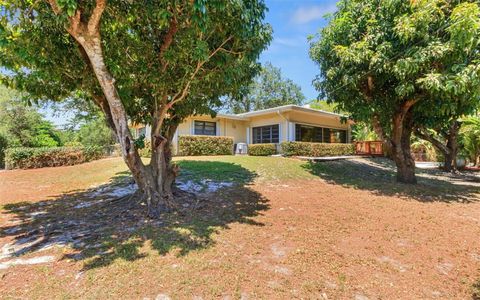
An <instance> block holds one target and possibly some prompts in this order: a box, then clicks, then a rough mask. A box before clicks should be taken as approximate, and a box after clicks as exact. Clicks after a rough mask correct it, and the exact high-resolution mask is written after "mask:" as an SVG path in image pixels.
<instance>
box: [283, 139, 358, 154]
mask: <svg viewBox="0 0 480 300" xmlns="http://www.w3.org/2000/svg"><path fill="white" fill-rule="evenodd" d="M281 147H282V152H283V154H284V155H286V156H311V157H322V156H339V155H353V154H355V145H353V144H340V143H331V144H330V143H307V142H282V143H281Z"/></svg>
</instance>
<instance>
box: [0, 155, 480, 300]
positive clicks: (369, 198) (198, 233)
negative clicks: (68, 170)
mask: <svg viewBox="0 0 480 300" xmlns="http://www.w3.org/2000/svg"><path fill="white" fill-rule="evenodd" d="M215 160H216V161H215V163H213V164H212V163H209V162H208V161H202V162H201V163H200V162H196V163H195V164H194V165H193V166H194V168H191V169H189V170H186V171H189V172H190V173H189V172H186V175H185V176H184V177H183V178H181V179H182V180H183V182H188V181H189V180H192V182H194V183H195V184H201V183H202V182H201V181H195V180H196V177H197V173H196V172H197V171H196V170H199V171H198V172H201V171H202V170H206V169H209V170H214V171H215V172H221V173H222V174H223V176H222V174H216V173H215V174H216V175H215V174H214V175H211V174H210V173H208V172H207V173H205V174H202V176H201V178H207V181H206V182H205V184H208V182H214V183H215V188H212V190H211V191H209V189H208V186H206V187H205V186H204V187H202V188H199V190H202V191H203V192H201V195H197V196H193V195H191V198H189V197H190V196H189V195H190V194H188V193H187V194H183V195H182V197H184V203H186V204H188V205H187V206H186V207H183V209H182V210H181V211H179V212H177V213H175V214H172V215H164V216H162V218H161V219H159V220H154V221H151V220H147V219H144V218H143V217H142V216H143V215H142V214H141V213H142V207H141V206H132V207H131V208H129V209H126V208H127V207H128V206H126V205H128V203H129V201H127V200H128V198H122V197H120V198H117V197H115V196H114V195H115V193H114V192H113V191H112V190H111V189H112V186H111V185H106V186H102V187H97V188H94V189H92V190H86V191H78V192H75V193H71V194H68V195H63V196H61V197H53V199H50V198H49V199H42V198H41V196H38V197H37V198H35V197H34V196H32V198H34V199H33V200H32V201H27V202H24V201H22V199H21V197H20V196H19V197H20V198H11V200H12V201H11V202H12V203H13V204H9V205H4V207H3V210H2V213H1V215H0V217H1V218H2V219H1V220H0V248H2V247H4V246H5V245H10V246H7V247H6V248H5V252H0V255H2V253H3V254H6V255H8V257H7V256H4V257H3V258H0V264H2V263H3V264H5V265H6V267H5V268H3V269H1V267H0V290H1V291H2V296H5V297H13V298H44V299H46V298H52V297H54V298H94V297H95V298H112V297H115V298H128V299H131V298H140V299H141V298H144V297H147V298H150V299H155V298H156V297H159V298H162V297H163V298H164V299H168V298H171V299H184V298H189V299H192V298H196V299H200V298H203V299H211V298H215V299H218V298H224V297H230V298H231V299H240V298H242V297H243V298H245V299H247V298H248V299H258V298H259V299H291V298H317V299H419V298H421V299H471V298H474V299H475V297H478V295H479V294H480V293H479V292H478V290H479V288H478V286H479V284H478V283H479V281H478V280H479V278H480V259H479V257H480V239H479V238H478V237H479V236H480V221H479V217H480V202H479V201H478V199H479V198H478V189H477V188H476V186H475V185H473V186H472V185H463V184H462V182H467V183H472V182H473V183H475V181H468V180H460V179H459V178H458V177H455V178H449V177H448V176H447V177H448V178H447V177H445V176H443V175H440V174H438V173H432V174H431V176H433V179H431V178H430V177H421V180H420V184H419V185H418V186H417V187H405V186H403V185H397V184H395V183H394V181H392V180H391V179H392V178H391V173H389V172H390V171H389V170H391V169H389V168H391V166H390V165H389V164H388V163H384V162H383V161H379V162H378V163H377V162H376V161H374V160H373V161H370V160H369V161H367V163H365V164H363V163H362V161H358V162H356V164H354V165H351V164H348V163H345V164H338V162H336V163H335V164H328V165H323V166H321V167H318V166H317V168H323V169H321V170H320V171H321V172H314V171H315V169H314V168H312V166H308V165H305V166H304V167H305V168H304V169H301V168H300V169H298V170H296V171H295V172H296V174H298V175H300V174H302V172H305V178H308V180H307V179H305V180H302V179H295V180H292V179H289V180H286V179H283V180H281V181H278V180H271V181H262V180H259V181H256V180H255V176H256V175H255V174H253V173H254V172H253V171H252V169H250V168H244V167H242V161H241V160H239V161H238V163H236V164H231V163H228V164H226V165H224V164H223V163H222V162H221V161H218V159H215ZM260 160H261V158H260ZM262 162H263V163H265V162H266V161H262ZM282 163H283V162H282ZM286 163H287V162H285V164H286ZM377 164H380V165H381V166H382V165H383V167H384V168H385V171H383V169H382V168H381V166H377ZM267 165H268V164H267V163H265V164H264V166H265V169H262V172H275V169H274V167H275V166H273V167H272V168H273V169H272V170H271V171H269V170H268V169H267ZM190 166H192V165H188V164H186V165H184V167H185V168H188V167H190ZM333 166H334V167H335V168H333ZM349 168H350V169H349ZM359 168H363V172H366V174H370V176H369V177H368V178H371V179H370V180H367V179H363V180H359V179H358V178H355V177H352V176H351V175H349V174H358V173H356V172H360V171H359ZM219 170H220V171H219ZM317 171H318V169H317ZM349 172H351V173H349ZM8 173H9V172H6V173H3V174H0V176H3V175H5V174H8ZM258 173H260V172H258ZM235 174H240V175H241V176H239V178H242V180H239V181H238V182H235V181H232V182H233V184H232V185H231V186H230V184H227V185H223V186H221V187H219V188H218V189H217V185H222V184H219V183H220V182H226V181H222V180H220V181H219V179H221V178H222V177H223V178H227V177H232V178H234V177H235V176H234V175H235ZM312 174H313V175H312ZM338 174H343V175H342V176H343V177H342V176H340V175H338ZM427 175H428V176H430V175H429V174H427ZM427 175H426V176H427ZM51 176H52V178H53V177H54V175H51ZM267 176H268V175H267ZM422 176H423V175H422ZM124 180H126V181H124ZM128 180H129V179H128V178H122V179H121V180H120V179H118V180H116V181H114V182H113V184H114V185H113V187H115V185H117V186H116V188H115V189H116V190H118V188H121V189H123V190H121V191H130V192H131V191H133V190H134V189H133V188H132V186H131V185H129V181H128ZM223 180H225V179H223ZM430 180H434V181H430ZM452 182H454V183H455V184H453V183H452ZM433 183H436V185H435V184H433ZM32 186H33V187H35V184H31V185H30V186H29V187H28V188H29V189H30V191H32V190H35V188H32ZM445 187H447V188H445ZM19 189H21V190H22V193H27V187H23V186H19ZM59 190H60V189H59ZM445 190H448V193H447V192H444V191H445ZM56 192H57V191H55V190H51V193H52V194H53V195H54V194H55V193H56ZM92 193H96V194H94V195H95V196H94V197H92ZM112 194H113V195H112ZM122 195H123V196H125V195H124V194H122ZM126 195H127V197H128V195H129V193H127V194H126ZM425 197H427V198H425ZM11 245H16V246H18V248H16V250H15V249H13V250H14V251H13V255H12V251H10V250H11V249H12V248H11ZM2 249H3V248H2ZM22 249H24V250H22ZM25 249H27V251H25ZM2 251H3V250H2ZM15 251H20V252H17V253H15ZM46 257H54V260H53V261H52V260H51V259H50V258H48V259H47V258H46ZM36 262H40V263H36ZM30 263H32V264H30ZM476 295H477V296H476Z"/></svg>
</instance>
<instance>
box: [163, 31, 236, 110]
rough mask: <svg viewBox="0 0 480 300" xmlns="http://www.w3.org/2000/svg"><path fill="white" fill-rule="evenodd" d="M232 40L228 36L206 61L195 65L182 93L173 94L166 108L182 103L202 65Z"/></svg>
mask: <svg viewBox="0 0 480 300" xmlns="http://www.w3.org/2000/svg"><path fill="white" fill-rule="evenodd" d="M231 39H232V36H229V37H228V38H227V39H225V40H224V41H223V42H222V43H221V44H220V46H218V47H217V48H216V49H215V50H214V51H213V52H212V53H210V55H209V56H208V58H207V59H205V60H204V61H201V62H198V63H197V67H196V68H195V70H194V71H193V73H192V75H191V76H190V78H189V80H188V81H187V83H186V84H185V87H184V88H183V90H182V91H179V92H177V93H176V94H175V96H173V98H172V99H173V100H172V101H170V102H169V103H168V104H167V106H168V107H169V108H171V107H172V106H173V105H174V104H175V103H177V102H179V101H182V100H183V99H184V98H185V97H186V96H187V93H188V90H189V89H190V85H191V84H192V81H193V79H195V76H196V75H197V73H198V71H200V69H201V68H202V67H203V65H204V64H205V63H206V62H207V61H209V60H210V59H211V58H212V57H213V56H215V54H217V53H218V51H220V50H221V49H222V48H223V46H224V45H225V44H226V43H227V42H228V41H230V40H231Z"/></svg>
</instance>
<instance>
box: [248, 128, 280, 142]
mask: <svg viewBox="0 0 480 300" xmlns="http://www.w3.org/2000/svg"><path fill="white" fill-rule="evenodd" d="M275 127H276V131H277V134H276V135H274V128H275ZM267 129H268V134H267V135H268V136H269V137H268V138H264V136H265V133H267V132H264V131H266V130H267ZM256 131H257V133H256ZM258 131H259V132H258ZM257 137H259V139H257ZM278 143H280V124H271V125H262V126H255V127H252V144H278Z"/></svg>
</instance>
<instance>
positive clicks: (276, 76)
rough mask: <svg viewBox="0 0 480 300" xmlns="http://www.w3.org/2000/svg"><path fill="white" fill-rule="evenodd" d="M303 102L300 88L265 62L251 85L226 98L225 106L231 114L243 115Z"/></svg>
mask: <svg viewBox="0 0 480 300" xmlns="http://www.w3.org/2000/svg"><path fill="white" fill-rule="evenodd" d="M304 100H305V96H304V95H303V93H302V89H301V88H300V86H299V85H298V84H296V83H294V82H293V81H292V80H291V79H288V78H285V77H284V76H283V75H282V71H281V69H280V68H277V67H275V66H274V65H272V64H271V63H269V62H267V63H265V64H264V65H263V66H262V67H261V69H260V70H259V71H258V73H257V75H256V76H255V78H254V79H253V81H252V83H251V84H248V85H244V86H242V87H240V88H239V89H238V90H237V91H236V92H235V93H234V94H232V95H230V96H229V97H227V98H226V103H225V104H226V107H227V109H228V110H230V111H231V112H233V113H244V112H249V111H254V110H260V109H267V108H272V107H276V106H281V105H287V104H296V105H300V104H302V103H303V101H304Z"/></svg>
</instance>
